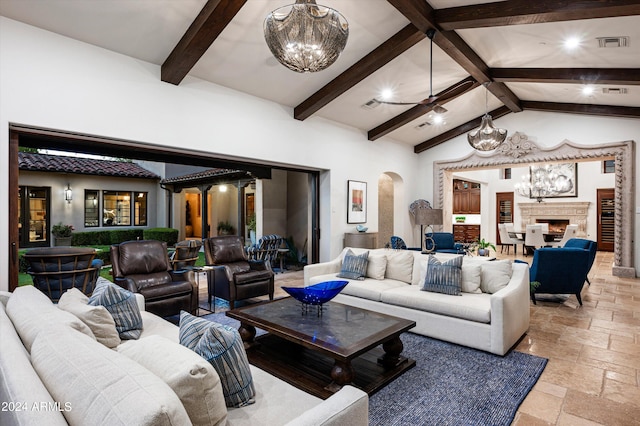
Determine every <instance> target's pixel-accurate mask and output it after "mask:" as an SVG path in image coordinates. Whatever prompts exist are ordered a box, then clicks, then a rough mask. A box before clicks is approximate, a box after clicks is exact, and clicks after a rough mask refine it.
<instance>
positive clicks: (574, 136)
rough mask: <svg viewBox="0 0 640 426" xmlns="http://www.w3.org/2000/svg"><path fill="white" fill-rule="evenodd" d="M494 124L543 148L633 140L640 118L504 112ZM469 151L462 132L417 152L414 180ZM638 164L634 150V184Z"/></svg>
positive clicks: (639, 259) (637, 252)
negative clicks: (437, 162) (525, 136)
mask: <svg viewBox="0 0 640 426" xmlns="http://www.w3.org/2000/svg"><path fill="white" fill-rule="evenodd" d="M495 124H496V126H499V127H501V128H506V129H507V130H508V131H509V135H513V134H514V133H515V132H521V133H523V134H525V135H527V137H528V138H529V140H531V141H533V142H535V143H536V144H537V145H538V146H540V147H544V148H553V147H555V146H557V145H559V144H561V143H562V142H563V141H564V140H568V141H570V142H572V143H574V144H577V145H583V146H593V145H599V144H603V143H613V142H622V141H628V140H633V141H636V142H637V141H638V140H640V120H637V119H631V118H612V117H596V116H587V115H577V114H558V113H550V112H538V111H523V112H520V113H517V114H508V115H505V116H504V117H501V118H499V119H497V120H495ZM471 152H472V148H471V147H470V146H469V143H468V142H467V136H466V134H465V135H461V136H458V137H456V138H454V139H452V140H450V141H448V142H447V143H444V144H441V145H438V146H436V147H434V148H431V149H429V150H427V151H426V152H423V153H421V154H420V155H419V157H420V166H419V168H418V173H419V177H418V179H419V180H421V181H429V182H433V170H434V167H433V163H434V161H444V160H455V159H461V158H464V157H466V156H468V155H469V154H471ZM639 166H640V160H639V155H638V152H637V150H636V159H635V167H636V175H635V182H636V183H637V182H638V175H639V173H638V171H639V169H638V167H639ZM514 179H515V177H514ZM518 179H519V178H518ZM589 179H590V178H587V179H582V180H581V181H579V182H578V184H579V185H580V187H579V191H580V190H581V189H582V185H583V184H585V185H588V182H589ZM421 189H426V191H425V193H424V198H426V199H427V200H431V199H432V198H433V191H434V188H433V185H432V186H431V187H429V188H421ZM635 189H636V193H635V200H636V209H635V211H636V217H634V218H632V220H633V221H635V222H636V223H637V216H638V214H640V204H639V203H640V197H639V195H640V193H639V191H640V188H639V187H638V185H637V184H636V185H635ZM582 192H584V191H582ZM494 202H495V201H494ZM516 202H517V200H516ZM634 229H635V234H634V241H635V243H634V256H635V258H634V264H635V268H636V276H638V275H640V273H639V271H640V269H639V266H640V240H639V238H638V237H639V236H640V231H639V230H638V228H637V226H635V227H634ZM590 232H593V231H590ZM494 233H495V231H494Z"/></svg>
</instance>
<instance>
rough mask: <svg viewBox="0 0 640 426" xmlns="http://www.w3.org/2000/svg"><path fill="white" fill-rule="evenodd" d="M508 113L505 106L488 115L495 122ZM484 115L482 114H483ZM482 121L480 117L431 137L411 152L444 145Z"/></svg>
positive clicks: (478, 125) (419, 151)
mask: <svg viewBox="0 0 640 426" xmlns="http://www.w3.org/2000/svg"><path fill="white" fill-rule="evenodd" d="M510 112H512V111H511V110H510V109H509V108H508V107H506V106H501V107H500V108H496V109H494V110H493V111H491V112H490V113H489V114H491V117H492V118H493V119H494V120H495V119H498V118H500V117H502V116H504V115H507V114H509V113H510ZM483 115H484V114H483ZM481 121H482V116H480V117H478V118H474V119H473V120H470V121H467V122H466V123H464V124H461V125H459V126H458V127H454V128H453V129H451V130H449V131H446V132H444V133H442V134H440V135H438V136H436V137H433V138H431V139H429V140H427V141H424V142H422V143H420V144H418V145H416V146H414V147H413V152H415V153H416V154H419V153H421V152H422V151H426V150H427V149H429V148H433V147H434V146H436V145H440V144H441V143H444V142H446V141H448V140H449V139H453V138H455V137H456V136H460V135H463V134H465V133H467V132H470V131H472V130H473V129H475V128H477V127H480V122H481Z"/></svg>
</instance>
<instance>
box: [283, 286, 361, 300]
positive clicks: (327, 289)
mask: <svg viewBox="0 0 640 426" xmlns="http://www.w3.org/2000/svg"><path fill="white" fill-rule="evenodd" d="M347 284H349V281H325V282H323V283H318V284H314V285H310V286H308V287H282V289H283V290H284V291H286V292H287V293H289V294H290V295H291V297H293V298H294V299H296V300H297V301H299V302H302V303H305V304H307V305H322V304H323V303H327V302H328V301H329V300H331V299H333V298H334V297H336V296H337V295H338V293H340V292H341V291H342V289H343V288H345V287H346V286H347Z"/></svg>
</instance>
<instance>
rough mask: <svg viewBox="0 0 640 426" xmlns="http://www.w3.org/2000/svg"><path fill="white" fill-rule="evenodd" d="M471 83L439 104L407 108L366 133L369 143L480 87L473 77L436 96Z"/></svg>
mask: <svg viewBox="0 0 640 426" xmlns="http://www.w3.org/2000/svg"><path fill="white" fill-rule="evenodd" d="M468 81H471V82H472V83H473V84H471V85H469V86H467V87H464V88H463V90H460V91H458V92H455V93H454V94H453V95H452V96H450V97H447V98H446V99H444V100H442V101H440V102H434V103H433V104H431V105H416V106H414V107H411V108H409V109H408V110H406V111H404V112H403V113H401V114H399V115H396V116H395V117H393V118H392V119H390V120H388V121H386V122H385V123H383V124H381V125H379V126H377V127H376V128H374V129H371V130H369V132H368V133H367V136H368V138H369V140H370V141H375V140H376V139H378V138H381V137H383V136H384V135H386V134H388V133H391V132H393V131H394V130H396V129H399V128H400V127H402V126H404V125H405V124H407V123H409V122H411V121H413V120H415V119H416V118H418V117H421V116H423V115H425V114H427V113H429V112H430V111H432V110H433V107H434V106H435V105H444V104H446V103H447V102H449V101H452V100H454V99H455V98H457V97H458V96H461V95H463V94H465V93H467V92H469V91H471V90H473V89H475V88H476V87H478V86H479V85H480V83H478V82H477V81H475V80H474V79H473V77H467V78H465V79H464V80H462V81H459V82H457V83H455V84H454V85H452V86H450V87H448V88H446V89H444V90H443V91H442V92H440V93H437V94H436V96H442V95H443V94H445V93H449V91H451V90H453V89H455V88H456V87H458V86H461V85H463V84H464V83H466V82H468Z"/></svg>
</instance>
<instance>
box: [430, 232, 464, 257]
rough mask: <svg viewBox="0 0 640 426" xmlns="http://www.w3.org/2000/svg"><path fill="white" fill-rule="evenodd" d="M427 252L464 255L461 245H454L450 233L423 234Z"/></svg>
mask: <svg viewBox="0 0 640 426" xmlns="http://www.w3.org/2000/svg"><path fill="white" fill-rule="evenodd" d="M425 247H426V249H427V251H434V252H436V253H453V254H465V253H466V252H465V250H464V249H463V247H462V244H460V243H456V242H455V240H454V239H453V234H452V233H451V232H433V233H431V232H429V233H427V234H425Z"/></svg>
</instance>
